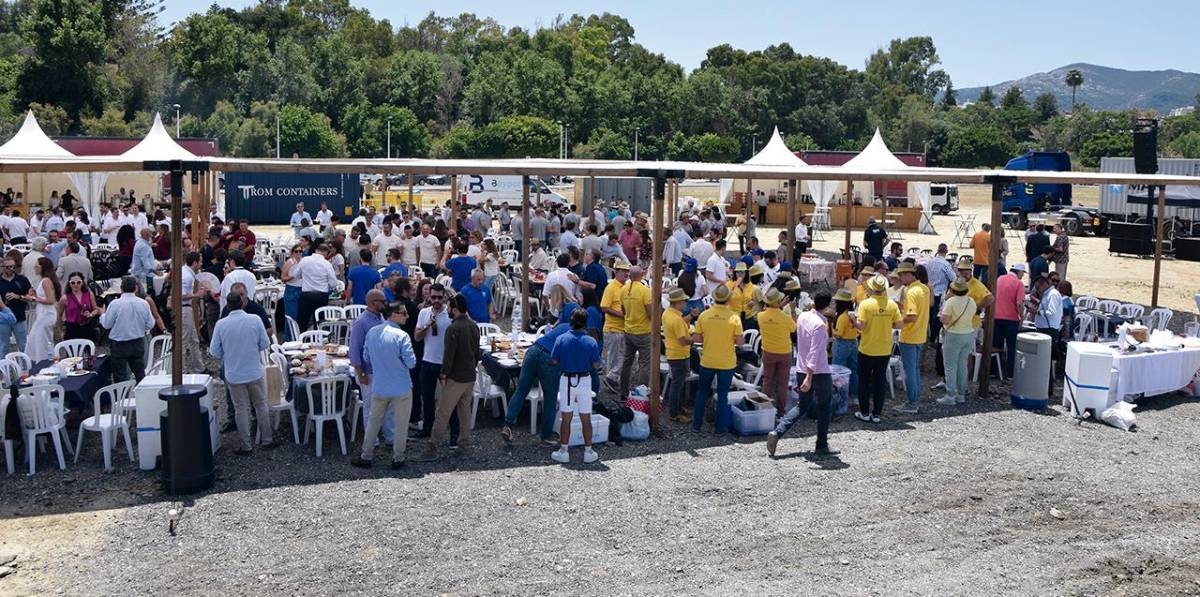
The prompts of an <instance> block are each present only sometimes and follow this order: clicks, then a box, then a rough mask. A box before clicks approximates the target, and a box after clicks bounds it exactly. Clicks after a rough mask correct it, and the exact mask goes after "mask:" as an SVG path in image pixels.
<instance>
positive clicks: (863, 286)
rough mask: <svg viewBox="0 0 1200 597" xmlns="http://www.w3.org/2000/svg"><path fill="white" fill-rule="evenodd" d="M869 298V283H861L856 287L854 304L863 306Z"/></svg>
mask: <svg viewBox="0 0 1200 597" xmlns="http://www.w3.org/2000/svg"><path fill="white" fill-rule="evenodd" d="M868 296H870V295H869V294H867V283H866V282H859V283H858V286H855V287H854V304H856V305H861V304H862V302H863V301H865V300H867V297H868Z"/></svg>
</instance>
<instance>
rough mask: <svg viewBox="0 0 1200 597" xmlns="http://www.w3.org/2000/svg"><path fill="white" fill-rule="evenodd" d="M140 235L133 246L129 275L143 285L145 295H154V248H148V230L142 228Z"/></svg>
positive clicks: (155, 265) (155, 263) (155, 266)
mask: <svg viewBox="0 0 1200 597" xmlns="http://www.w3.org/2000/svg"><path fill="white" fill-rule="evenodd" d="M141 235H142V237H141V238H140V239H138V241H137V243H135V244H134V245H133V261H132V262H131V263H130V264H129V274H130V275H132V276H133V277H134V278H135V279H137V281H138V282H141V283H142V284H143V286H144V287H145V288H146V294H154V270H156V269H158V262H157V261H155V260H154V247H152V246H150V229H149V228H142V232H141Z"/></svg>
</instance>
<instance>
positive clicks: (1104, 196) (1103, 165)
mask: <svg viewBox="0 0 1200 597" xmlns="http://www.w3.org/2000/svg"><path fill="white" fill-rule="evenodd" d="M1100 171H1101V172H1117V173H1121V174H1134V173H1135V172H1136V169H1135V168H1134V163H1133V158H1100ZM1158 173H1159V174H1170V175H1175V176H1200V160H1195V159H1165V158H1159V159H1158ZM1146 194H1147V191H1146V187H1144V186H1141V185H1122V184H1105V185H1100V213H1103V214H1105V215H1108V216H1109V217H1111V218H1114V219H1117V220H1125V216H1135V217H1137V216H1142V217H1144V216H1145V215H1146V205H1145V204H1141V205H1138V204H1135V203H1130V202H1129V196H1130V195H1140V196H1142V197H1145V196H1146ZM1167 199H1168V201H1167V217H1168V218H1182V219H1184V220H1194V219H1195V215H1194V213H1195V212H1196V209H1195V208H1191V207H1175V206H1172V205H1171V204H1172V203H1176V201H1174V200H1176V199H1183V200H1186V201H1184V203H1189V204H1194V201H1193V200H1195V199H1200V186H1174V185H1167Z"/></svg>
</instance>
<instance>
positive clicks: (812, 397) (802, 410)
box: [775, 373, 833, 449]
mask: <svg viewBox="0 0 1200 597" xmlns="http://www.w3.org/2000/svg"><path fill="white" fill-rule="evenodd" d="M804 375H805V374H803V373H797V374H796V385H797V386H800V385H804ZM832 398H833V376H832V375H830V374H828V373H817V374H816V375H813V382H812V387H810V388H809V389H808V391H807V392H803V391H802V392H800V402H798V403H796V406H793V407H792V408H791V409H790V410H788V411H787V414H785V415H783V418H782V419H780V420H779V424H778V425H776V426H775V434H776V435H778V436H780V437H782V436H783V434H785V433H787V432H788V430H789V429H791V428H792V425H795V424H796V421H798V420H800V419H801V418H803V417H804V416H805V415H807V414H808V411H809V408H810V407H811V406H816V410H817V448H818V449H821V448H827V447H829V421H830V419H831V418H832V417H833V409H831V408H830V407H829V402H830V400H831V399H832Z"/></svg>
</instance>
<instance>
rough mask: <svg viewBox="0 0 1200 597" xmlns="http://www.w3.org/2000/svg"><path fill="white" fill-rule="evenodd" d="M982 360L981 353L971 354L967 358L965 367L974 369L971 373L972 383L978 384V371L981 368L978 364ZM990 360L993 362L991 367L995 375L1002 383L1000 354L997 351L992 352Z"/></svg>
mask: <svg viewBox="0 0 1200 597" xmlns="http://www.w3.org/2000/svg"><path fill="white" fill-rule="evenodd" d="M982 360H983V353H981V352H972V353H971V355H970V356H969V357H968V361H967V365H968V366H970V367H973V368H974V370H973V371H972V372H971V382H972V383H978V382H979V370H980V369H982V368H983V367H980V366H979V363H980V362H981V361H982ZM992 360H993V361H995V362H994V363H992V366H993V367H995V372H996V375H999V376H1000V381H1004V361H1003V360H1002V359H1001V358H1000V353H999V352H998V351H995V350H993V351H992Z"/></svg>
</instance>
